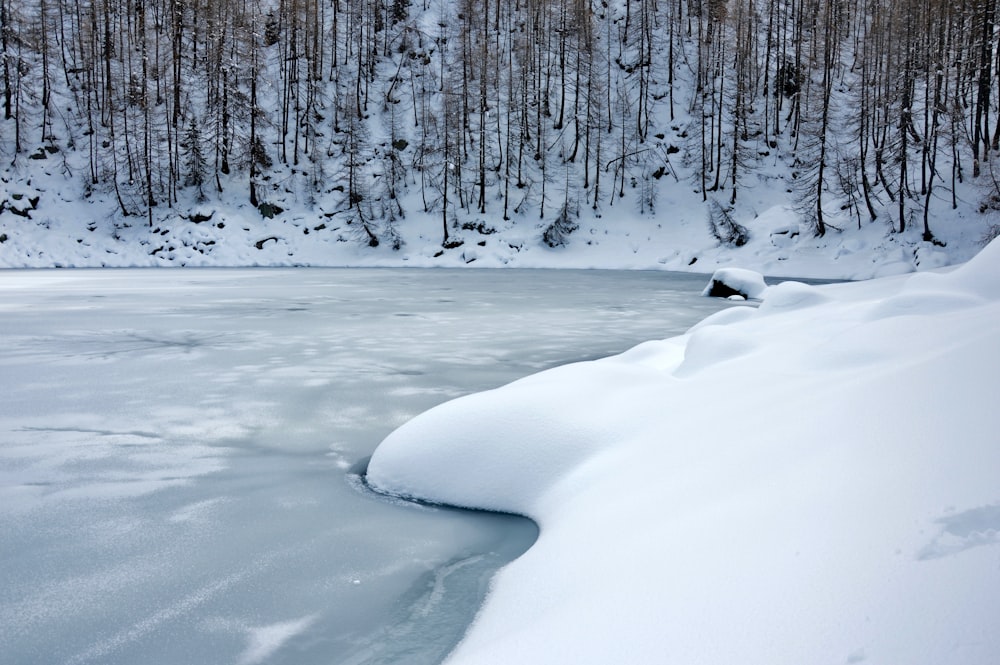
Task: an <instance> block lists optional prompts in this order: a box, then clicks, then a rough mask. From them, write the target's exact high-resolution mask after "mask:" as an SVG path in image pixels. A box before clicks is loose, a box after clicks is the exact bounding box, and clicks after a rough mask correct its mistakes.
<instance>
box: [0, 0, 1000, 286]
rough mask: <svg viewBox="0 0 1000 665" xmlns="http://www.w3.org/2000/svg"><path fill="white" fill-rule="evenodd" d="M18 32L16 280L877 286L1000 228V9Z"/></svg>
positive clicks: (796, 4)
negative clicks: (75, 273)
mask: <svg viewBox="0 0 1000 665" xmlns="http://www.w3.org/2000/svg"><path fill="white" fill-rule="evenodd" d="M2 4H3V6H2V10H3V11H2V12H0V19H2V21H0V22H2V24H3V27H2V30H0V34H2V36H3V51H4V53H5V58H4V59H3V67H4V70H3V81H2V85H3V88H4V95H3V97H2V100H0V103H2V107H3V108H2V109H0V116H2V119H0V162H2V164H3V166H2V171H0V266H3V267H25V266H36V267H48V266H132V265H142V266H146V265H421V266H426V265H465V264H470V265H477V266H522V267H534V266H575V267H628V268H667V269H676V270H697V271H702V272H710V271H711V270H712V269H713V268H714V267H716V266H718V265H723V264H727V263H730V262H736V263H739V264H741V265H745V266H747V267H751V268H755V269H758V270H760V271H762V272H765V273H769V274H774V275H803V276H822V277H850V278H864V277H871V276H875V275H880V274H886V273H891V272H905V271H910V270H915V269H923V268H927V267H938V266H941V265H945V264H952V263H957V262H961V261H965V260H967V259H968V258H970V257H971V256H972V255H973V254H974V253H975V252H976V251H977V250H978V248H979V247H980V246H981V244H982V242H983V241H984V239H986V238H988V237H990V236H992V235H994V234H995V232H996V231H995V230H996V229H997V228H998V223H1000V220H998V218H997V211H996V210H995V209H996V208H997V207H998V205H1000V204H998V203H997V202H998V201H1000V186H998V182H1000V180H998V178H997V177H996V176H995V175H994V173H993V170H994V166H995V165H994V161H995V152H996V141H995V140H994V139H996V138H1000V133H998V131H997V130H998V128H1000V123H998V122H997V118H998V117H1000V114H998V113H997V107H998V91H997V90H996V89H995V88H996V87H997V86H995V85H994V83H993V79H994V76H995V75H996V71H995V62H994V60H995V58H994V54H995V53H996V52H997V44H996V41H997V39H998V36H997V33H996V31H995V30H992V29H989V27H990V26H992V25H994V15H995V11H994V12H992V13H991V12H990V11H988V9H989V7H987V5H990V3H985V5H984V3H972V2H968V3H965V2H963V3H951V4H948V5H946V6H945V5H942V6H937V5H934V6H926V5H925V4H924V3H918V2H916V0H913V1H907V2H901V3H892V6H891V7H868V6H867V5H865V4H864V3H860V2H846V3H845V2H839V3H835V2H832V1H828V0H810V1H808V2H807V1H805V0H787V1H785V0H769V1H768V2H766V3H759V2H751V1H750V0H732V1H731V2H728V3H726V2H718V1H717V0H713V1H711V2H705V3H702V2H685V1H680V2H676V3H674V2H670V3H663V2H659V3H657V2H652V1H651V0H617V1H616V2H613V3H611V4H610V5H608V4H607V3H597V2H594V3H588V2H584V1H582V0H573V1H569V0H566V1H564V2H549V1H543V0H532V1H529V2H519V3H511V2H500V1H499V0H488V1H485V2H444V1H443V0H422V1H421V2H411V1H408V0H394V1H392V2H388V1H387V0H370V1H368V2H364V3H344V2H342V1H341V0H334V1H333V2H328V3H320V2H315V1H306V0H287V1H284V2H280V3H279V2H269V1H268V0H261V1H255V2H240V3H237V2H233V1H230V0H223V1H218V0H197V1H193V2H185V3H180V2H177V1H176V0H150V2H146V3H141V4H136V3H134V2H125V1H112V2H104V3H87V2H79V1H76V2H70V1H69V0H58V2H45V3H41V4H39V5H37V6H20V5H19V4H15V3H11V2H9V1H8V0H4V1H3V3H2ZM984 7H986V8H985V9H984ZM994 10H995V8H994Z"/></svg>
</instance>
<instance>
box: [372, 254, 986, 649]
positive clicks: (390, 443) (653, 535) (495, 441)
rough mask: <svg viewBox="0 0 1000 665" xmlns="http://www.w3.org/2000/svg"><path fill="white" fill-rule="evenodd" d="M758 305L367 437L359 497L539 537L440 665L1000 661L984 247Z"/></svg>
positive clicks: (780, 288)
mask: <svg viewBox="0 0 1000 665" xmlns="http://www.w3.org/2000/svg"><path fill="white" fill-rule="evenodd" d="M762 298H763V302H762V304H761V305H760V307H759V308H753V307H751V306H736V307H733V308H731V309H728V310H725V311H723V312H720V313H718V314H715V315H712V316H710V317H709V318H707V319H706V320H704V321H703V322H702V323H700V324H698V325H696V326H695V327H694V328H693V329H691V330H690V331H689V332H688V333H687V334H685V335H682V336H679V337H673V338H670V339H665V340H662V341H651V342H646V343H643V344H640V345H638V346H636V347H635V348H633V349H631V350H629V351H627V352H625V353H622V354H620V355H618V356H613V357H609V358H605V359H602V360H598V361H590V362H583V363H576V364H572V365H568V366H563V367H559V368H556V369H553V370H548V371H545V372H542V373H539V374H535V375H533V376H529V377H527V378H524V379H521V380H519V381H516V382H514V383H511V384H509V385H507V386H504V387H502V388H499V389H496V390H493V391H489V392H484V393H479V394H474V395H470V396H466V397H462V398H459V399H456V400H454V401H451V402H447V403H445V404H443V405H440V406H438V407H435V408H433V409H431V410H430V411H428V412H426V413H424V414H422V415H420V416H418V417H416V418H414V419H413V420H411V421H409V422H407V423H405V424H404V425H402V426H401V427H399V428H398V429H397V430H396V431H394V432H393V433H392V434H390V435H389V436H388V437H387V438H386V439H385V440H384V441H383V442H382V444H381V445H380V446H379V447H378V448H377V450H376V451H375V454H374V456H373V457H372V460H371V463H370V465H369V471H368V481H369V483H370V484H371V485H372V486H373V487H375V488H377V489H379V490H381V491H383V492H386V493H390V494H397V495H405V496H414V497H420V498H422V499H425V500H429V501H436V502H444V503H451V504H457V505H462V506H468V507H476V508H483V509H487V510H497V511H509V512H514V513H519V514H523V515H527V516H529V517H531V518H532V519H534V520H535V521H536V522H537V523H538V524H539V526H540V536H539V539H538V541H537V543H536V544H535V545H534V546H533V547H532V548H531V549H530V550H529V551H528V552H527V553H526V554H524V555H523V556H522V557H521V558H519V559H518V560H516V561H515V562H513V563H512V564H510V565H509V566H508V567H506V568H505V569H504V570H502V571H501V572H500V573H499V574H498V576H497V578H495V580H494V585H493V588H492V592H491V594H490V596H489V597H488V599H487V602H486V604H485V606H484V607H483V608H482V610H481V611H480V613H479V615H478V617H477V619H476V621H475V623H474V624H473V627H472V629H471V630H470V632H469V633H468V634H467V636H466V638H465V639H464V641H463V642H462V643H461V644H460V645H459V646H458V648H457V649H456V650H455V651H454V652H453V653H452V655H451V656H450V658H449V661H448V662H449V663H454V664H461V665H467V664H480V663H498V664H500V663H503V664H506V663H529V664H530V663H554V662H572V663H575V664H578V665H586V664H588V663H594V664H605V663H610V662H625V663H658V664H669V663H699V664H701V665H712V664H715V663H718V664H720V665H722V664H725V665H731V664H732V663H737V662H738V663H747V664H748V665H754V664H758V663H760V664H764V663H767V664H779V665H780V664H782V663H788V664H791V663H811V664H816V663H858V662H871V663H906V664H907V665H924V664H926V665H939V664H940V663H962V664H963V665H992V664H993V663H996V657H997V654H998V653H1000V633H998V631H997V630H996V618H997V617H998V616H1000V593H998V592H1000V536H998V534H1000V482H998V481H1000V446H997V434H996V429H995V425H994V415H993V414H994V413H995V410H994V409H995V399H996V394H997V392H996V389H997V376H1000V351H998V348H997V344H996V340H997V339H1000V241H995V242H993V243H992V244H990V245H989V246H988V247H987V248H985V249H984V250H983V251H982V252H981V253H980V254H979V255H978V256H976V257H975V258H974V259H972V260H971V261H969V262H968V263H967V264H965V265H963V266H960V267H958V268H956V269H953V270H950V271H937V272H925V273H920V274H916V275H902V276H895V277H887V278H885V279H879V280H874V281H870V282H862V283H851V284H836V285H827V286H808V285H806V284H802V283H795V282H792V283H784V284H779V285H776V286H772V287H770V288H768V289H767V290H766V291H765V292H764V293H763V294H762Z"/></svg>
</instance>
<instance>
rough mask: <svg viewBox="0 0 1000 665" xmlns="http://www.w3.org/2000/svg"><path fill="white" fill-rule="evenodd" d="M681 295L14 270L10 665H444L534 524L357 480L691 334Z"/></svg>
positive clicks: (0, 500)
mask: <svg viewBox="0 0 1000 665" xmlns="http://www.w3.org/2000/svg"><path fill="white" fill-rule="evenodd" d="M706 281H707V279H706V278H705V277H704V276H689V275H680V274H673V273H658V272H616V271H541V270H535V271H530V270H494V271H487V270H418V269H298V270H292V269H239V270H235V269H234V270H229V269H219V270H209V269H204V270H195V269H184V270H181V269H174V270H105V271H89V270H73V271H0V396H2V398H0V654H2V656H0V660H2V661H3V662H4V663H12V664H16V665H28V664H35V663H38V664H45V665H57V664H66V665H76V664H79V665H83V664H85V663H101V664H107V663H122V664H125V663H128V664H135V663H142V664H143V665H157V664H160V663H163V664H171V665H176V664H177V663H212V664H213V665H224V664H227V663H232V664H234V665H252V664H255V663H264V662H267V663H296V664H297V665H303V664H308V663H324V664H327V665H329V664H330V663H338V664H346V663H358V664H360V663H401V662H406V663H408V664H409V665H420V664H421V663H428V664H429V663H438V662H440V661H441V659H442V658H443V657H444V656H445V655H446V654H447V652H448V651H449V650H450V649H451V648H452V647H453V646H454V645H455V644H456V643H457V641H458V640H459V639H460V638H461V635H462V633H463V632H464V630H465V628H466V627H467V625H468V623H469V621H471V619H472V617H473V615H474V613H475V611H476V609H477V608H478V606H479V604H480V603H481V601H482V598H483V596H484V594H485V592H486V588H487V585H488V583H489V579H490V577H491V576H492V574H493V573H494V572H495V570H496V569H497V568H498V567H499V566H502V565H503V564H504V563H505V562H507V561H509V560H511V559H512V558H515V557H516V556H518V555H519V554H520V553H521V552H522V551H524V549H525V548H526V547H528V546H530V544H531V542H532V541H533V539H534V538H535V535H536V530H535V527H534V525H533V524H532V523H530V522H528V521H527V520H524V519H521V518H514V517H509V516H503V515H488V514H481V513H472V512H465V511H455V510H448V509H443V508H431V507H426V506H414V505H409V504H403V503H400V502H392V501H389V500H385V499H382V498H379V497H376V496H374V495H372V494H371V493H369V492H367V491H366V490H364V488H363V487H362V485H361V482H360V480H359V478H358V476H357V473H356V472H357V469H358V465H360V464H363V461H364V460H365V459H366V458H367V457H368V456H369V455H370V454H371V452H372V450H374V448H375V446H376V445H377V444H378V443H379V441H381V439H382V438H383V437H384V436H385V435H386V434H388V433H389V432H390V431H391V430H392V429H393V428H395V427H396V426H398V425H399V424H400V423H402V422H404V421H405V420H407V419H408V418H410V417H412V416H414V415H416V414H417V413H419V412H421V411H423V410H425V409H427V408H429V407H431V406H433V405H435V404H437V403H439V402H442V401H444V400H447V399H450V398H452V397H457V396H459V395H463V394H466V393H469V392H473V391H477V390H483V389H487V388H491V387H495V386H498V385H501V384H503V383H507V382H509V381H512V380H514V379H517V378H519V377H521V376H524V375H526V374H530V373H532V372H535V371H538V370H541V369H545V368H548V367H551V366H554V365H558V364H562V363H566V362H571V361H575V360H582V359H589V358H596V357H601V356H605V355H609V354H612V353H617V352H619V351H623V350H625V349H626V348H628V347H630V346H632V345H634V344H636V343H638V342H640V341H643V340H647V339H653V338H663V337H669V336H672V335H675V334H678V333H681V332H683V331H685V330H686V329H687V328H688V327H690V326H691V325H692V324H694V323H695V322H697V321H698V320H700V319H702V318H704V317H705V316H706V315H708V314H709V313H711V312H713V311H715V310H717V309H719V308H721V307H724V306H726V305H725V304H724V303H722V302H719V301H717V300H713V299H708V298H701V297H699V296H698V294H699V292H700V291H701V289H702V287H703V286H704V285H705V283H706Z"/></svg>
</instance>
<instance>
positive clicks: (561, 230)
mask: <svg viewBox="0 0 1000 665" xmlns="http://www.w3.org/2000/svg"><path fill="white" fill-rule="evenodd" d="M570 214H571V212H570V209H569V204H566V205H564V206H563V208H562V210H561V211H560V212H559V216H558V217H556V219H555V221H554V222H552V223H551V224H549V226H548V228H546V229H545V231H544V232H542V242H544V243H545V244H546V245H548V246H549V247H562V246H563V245H565V244H566V242H567V240H568V238H569V234H570V233H573V231H576V230H577V229H578V228H580V225H579V224H577V223H576V222H574V221H573V220H571V219H570Z"/></svg>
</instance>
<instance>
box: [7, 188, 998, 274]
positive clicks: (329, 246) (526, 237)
mask: <svg viewBox="0 0 1000 665" xmlns="http://www.w3.org/2000/svg"><path fill="white" fill-rule="evenodd" d="M35 176H36V177H35V178H34V180H33V181H34V182H35V183H36V189H37V190H38V191H39V192H43V190H44V191H45V192H50V193H51V192H60V191H63V190H65V189H66V187H67V185H66V183H65V182H64V180H63V179H62V177H61V176H58V175H45V174H43V173H37V174H35ZM407 196H409V197H411V198H412V197H414V196H419V194H417V193H414V192H411V193H410V194H408V195H407ZM784 196H787V195H786V194H784V193H783V190H782V191H781V192H776V191H774V190H773V188H768V187H765V186H761V187H759V188H758V189H756V190H754V196H753V197H752V198H750V197H748V198H749V199H750V200H749V201H748V202H747V203H746V207H745V208H744V209H742V211H738V212H737V213H734V214H736V215H737V220H736V221H738V222H739V223H741V224H743V225H744V226H746V227H747V228H748V229H749V230H750V232H751V235H750V239H749V241H748V242H747V244H746V245H744V246H742V247H738V248H732V247H728V246H725V245H722V244H720V243H719V242H718V241H717V240H716V239H715V238H714V237H712V235H711V233H710V230H709V228H708V224H707V223H706V222H705V212H704V205H705V204H704V203H703V202H702V201H701V198H700V196H694V195H693V194H692V192H691V191H689V190H687V189H685V188H680V187H678V188H674V189H671V190H669V191H665V192H663V193H662V195H661V203H660V204H659V207H658V210H659V212H657V213H655V214H640V213H637V212H635V211H634V210H632V209H631V208H630V207H629V205H626V204H621V205H619V206H617V207H615V208H612V209H610V210H606V211H604V212H603V213H601V214H599V215H598V214H589V213H588V214H587V215H584V216H583V217H581V218H580V219H579V220H578V223H579V229H578V230H577V231H575V232H574V233H572V234H571V235H570V236H568V241H567V245H566V246H564V247H557V248H551V247H548V246H547V245H545V243H544V242H543V241H542V233H543V231H544V228H545V227H546V226H547V224H546V222H545V221H544V220H537V219H524V218H519V217H518V218H512V219H511V220H507V221H503V220H500V219H499V216H495V217H491V218H490V221H489V223H487V222H485V221H483V220H481V219H479V218H476V219H477V220H478V221H476V220H473V221H474V222H476V223H470V222H467V221H466V222H462V225H458V226H456V227H455V228H453V229H452V231H451V233H452V236H453V240H455V242H456V243H458V242H459V241H460V244H459V245H458V246H456V247H452V248H449V249H445V248H442V246H441V221H440V215H439V214H432V213H423V212H420V211H419V209H420V206H419V205H418V204H417V203H416V201H411V202H410V204H409V206H408V208H409V209H410V210H413V212H412V213H411V214H409V215H408V216H407V218H406V220H405V224H401V225H400V226H399V234H400V237H401V239H402V243H403V244H402V247H401V249H399V250H393V249H391V248H390V247H389V246H388V243H383V244H382V245H380V246H379V247H375V248H372V247H369V246H368V245H367V244H365V243H363V242H358V241H357V238H356V237H355V236H356V233H355V232H356V229H354V228H353V227H348V226H345V225H344V224H343V223H339V222H337V223H335V222H333V221H331V220H330V219H327V218H326V217H324V216H323V215H322V214H321V211H320V210H319V209H317V208H315V207H313V206H309V205H306V204H303V203H296V202H295V201H292V200H288V201H282V205H284V206H287V209H286V211H285V212H284V213H282V214H280V215H278V216H277V217H275V218H273V219H269V218H264V217H262V216H261V215H260V214H259V212H258V211H257V210H256V209H254V208H252V207H251V206H249V204H247V203H246V202H244V201H241V200H238V199H237V198H233V197H229V198H225V199H224V200H221V201H219V202H216V203H213V204H200V203H197V202H195V201H194V200H181V201H180V202H179V203H178V205H177V206H176V208H175V209H172V210H164V211H161V212H159V213H158V214H157V217H156V219H155V220H154V224H153V226H152V227H149V226H148V225H147V224H146V222H145V221H142V222H131V223H132V224H133V225H132V226H123V225H122V224H121V223H116V224H112V223H111V222H109V221H108V220H110V219H112V218H113V217H114V207H113V206H111V205H110V204H109V203H108V202H106V201H104V202H103V203H102V202H101V201H93V200H82V199H80V198H73V197H70V196H66V197H56V196H47V197H43V198H42V200H41V203H40V204H39V209H38V210H37V211H34V212H33V217H32V218H31V219H25V218H22V217H18V216H16V215H12V214H9V213H8V214H0V268H26V267H27V268H50V267H62V268H70V267H77V268H80V267H96V268H100V267H154V266H155V267H173V266H213V267H248V266H326V267H331V266H332V267H387V266H393V267H401V266H406V267H421V268H423V267H465V266H469V267H476V268H583V269H589V268H603V269H643V270H671V271H682V272H696V273H699V274H709V273H712V272H713V271H714V270H716V269H719V268H732V267H733V266H734V265H739V266H741V267H742V268H745V269H749V270H753V271H756V272H759V273H762V274H765V275H769V276H780V277H795V278H807V277H810V278H819V279H852V280H855V279H868V278H871V277H879V276H888V275H895V274H903V273H909V272H914V271H923V270H929V269H935V268H940V267H943V266H948V265H956V264H960V263H962V262H964V261H967V260H968V259H969V258H971V257H972V256H973V255H974V254H975V253H976V252H977V251H978V250H979V249H980V247H981V241H982V238H983V237H984V235H986V234H987V233H988V230H989V228H990V227H991V224H993V223H995V220H996V218H995V216H994V215H993V214H992V213H989V214H979V213H978V212H975V211H973V210H971V209H970V210H967V209H965V208H962V209H960V210H956V211H950V212H949V214H948V216H947V218H945V219H939V220H935V221H936V226H937V230H936V235H937V237H938V238H939V239H941V241H942V242H944V243H946V246H940V245H936V244H932V243H929V242H923V241H922V240H921V236H920V233H919V230H916V229H911V230H910V231H908V232H906V233H903V234H900V233H896V232H895V231H894V229H893V228H892V226H891V224H889V223H887V222H885V221H882V220H879V221H876V222H871V223H867V224H865V225H864V226H863V227H862V228H860V229H849V230H845V231H843V232H835V231H831V232H829V233H828V234H827V235H826V236H825V237H822V238H818V237H815V236H814V235H812V233H811V232H808V231H802V230H800V228H799V223H798V214H797V213H796V212H795V210H794V209H793V208H792V207H790V206H789V205H788V202H787V201H786V200H784V199H783V197H784ZM185 211H186V212H185ZM195 212H197V213H198V215H200V216H196V215H194V213H195ZM206 217H210V218H209V219H206V220H204V221H193V219H194V220H201V219H202V218H206ZM456 224H457V222H456ZM465 227H468V228H465Z"/></svg>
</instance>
